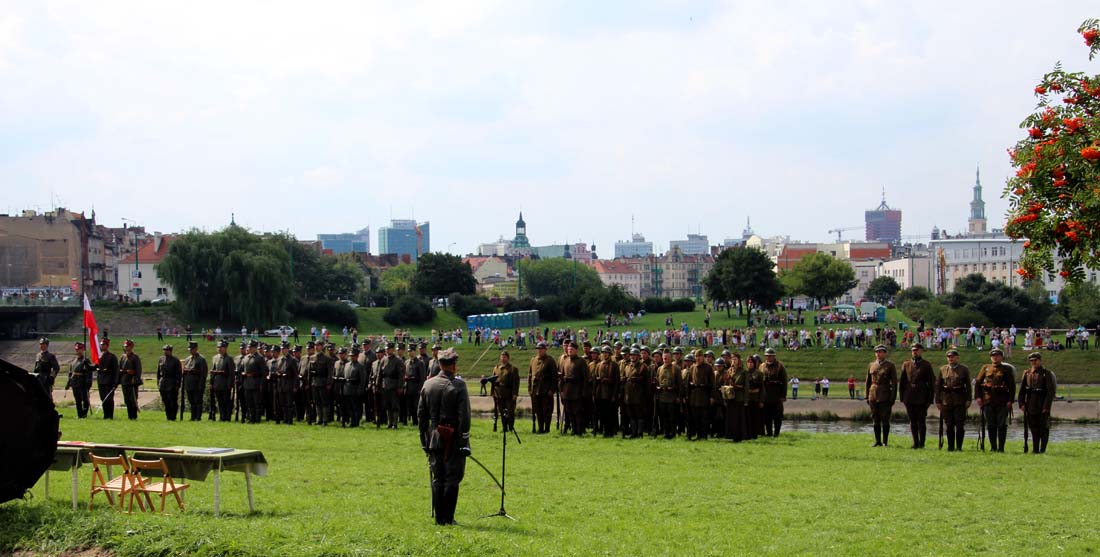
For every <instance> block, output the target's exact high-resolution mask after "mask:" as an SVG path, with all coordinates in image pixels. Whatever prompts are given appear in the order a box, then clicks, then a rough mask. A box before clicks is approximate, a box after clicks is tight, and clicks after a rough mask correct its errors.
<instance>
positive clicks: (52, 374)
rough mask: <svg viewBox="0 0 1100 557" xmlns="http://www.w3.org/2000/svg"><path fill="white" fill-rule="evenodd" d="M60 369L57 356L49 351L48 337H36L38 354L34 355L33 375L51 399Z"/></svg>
mask: <svg viewBox="0 0 1100 557" xmlns="http://www.w3.org/2000/svg"><path fill="white" fill-rule="evenodd" d="M60 371H61V365H60V364H58V363H57V356H54V355H53V353H52V352H50V339H48V338H46V337H42V338H40V339H38V355H37V356H35V357H34V375H35V376H36V377H38V382H39V383H41V384H42V388H43V389H46V394H47V395H49V397H50V400H51V401H52V400H53V384H54V381H55V380H57V374H58V372H60Z"/></svg>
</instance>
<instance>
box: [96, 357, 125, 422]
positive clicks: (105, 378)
mask: <svg viewBox="0 0 1100 557" xmlns="http://www.w3.org/2000/svg"><path fill="white" fill-rule="evenodd" d="M119 375H120V372H119V369H118V356H115V354H114V353H113V352H111V339H107V338H105V339H103V340H101V341H99V364H98V365H96V368H95V376H96V386H97V387H98V388H99V401H100V403H101V404H102V406H103V419H104V420H113V419H114V417H115V389H117V388H118V385H119V383H120V381H121V378H120V376H119Z"/></svg>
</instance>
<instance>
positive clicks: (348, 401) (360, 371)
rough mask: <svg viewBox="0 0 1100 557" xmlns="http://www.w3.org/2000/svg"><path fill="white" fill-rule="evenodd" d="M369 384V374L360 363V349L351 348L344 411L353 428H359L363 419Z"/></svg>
mask: <svg viewBox="0 0 1100 557" xmlns="http://www.w3.org/2000/svg"><path fill="white" fill-rule="evenodd" d="M366 384H367V372H366V370H365V369H364V368H363V365H362V364H360V363H359V347H357V346H353V347H352V348H351V358H350V359H349V360H348V362H347V363H346V364H344V393H343V394H344V411H345V412H347V413H348V423H349V424H350V425H351V427H359V421H360V420H361V419H362V418H363V399H362V397H363V395H362V393H363V392H364V391H365V388H366Z"/></svg>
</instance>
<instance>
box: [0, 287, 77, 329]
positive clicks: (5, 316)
mask: <svg viewBox="0 0 1100 557" xmlns="http://www.w3.org/2000/svg"><path fill="white" fill-rule="evenodd" d="M81 311H83V306H82V305H81V300H80V299H78V298H76V297H75V296H73V297H72V299H69V300H66V299H63V298H49V297H41V298H30V297H26V296H19V297H16V296H3V297H0V339H4V340H18V339H23V338H30V337H33V336H35V335H36V334H38V333H39V332H45V331H49V330H51V329H54V328H56V327H57V326H59V325H61V324H62V323H64V322H65V321H67V320H69V319H71V318H73V317H74V316H76V315H79V314H80V312H81Z"/></svg>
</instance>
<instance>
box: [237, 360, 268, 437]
mask: <svg viewBox="0 0 1100 557" xmlns="http://www.w3.org/2000/svg"><path fill="white" fill-rule="evenodd" d="M240 371H241V392H242V393H243V394H244V397H243V400H244V412H243V414H244V418H242V421H245V422H248V423H252V424H258V423H260V411H261V410H262V409H263V400H262V397H263V394H262V393H261V389H260V385H261V384H262V383H263V381H264V377H266V376H267V363H266V362H265V361H264V357H263V356H262V355H261V354H260V351H259V343H257V342H256V341H254V340H251V341H249V342H248V355H247V356H245V357H244V360H242V362H241V368H240Z"/></svg>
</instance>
